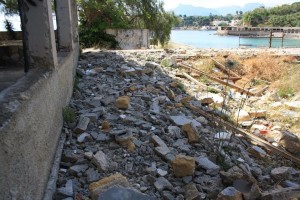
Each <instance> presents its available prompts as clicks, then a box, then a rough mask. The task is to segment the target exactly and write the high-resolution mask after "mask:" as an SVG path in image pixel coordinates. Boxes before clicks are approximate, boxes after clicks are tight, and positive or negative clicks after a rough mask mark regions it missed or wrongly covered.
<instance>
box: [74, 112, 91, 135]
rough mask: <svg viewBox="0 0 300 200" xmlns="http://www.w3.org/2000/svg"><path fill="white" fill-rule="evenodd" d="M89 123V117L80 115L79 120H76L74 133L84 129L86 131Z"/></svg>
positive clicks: (79, 132) (81, 131)
mask: <svg viewBox="0 0 300 200" xmlns="http://www.w3.org/2000/svg"><path fill="white" fill-rule="evenodd" d="M89 123H90V118H88V117H84V116H80V118H79V122H78V124H77V126H76V128H75V129H74V133H77V134H81V133H83V132H84V131H86V129H87V127H88V125H89Z"/></svg>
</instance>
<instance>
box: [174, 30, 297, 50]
mask: <svg viewBox="0 0 300 200" xmlns="http://www.w3.org/2000/svg"><path fill="white" fill-rule="evenodd" d="M171 41H172V42H175V43H179V44H185V45H189V46H192V47H196V48H216V49H222V48H238V47H239V37H238V36H219V35H216V31H196V30H173V31H172V33H171ZM240 43H241V45H246V46H247V47H250V48H255V47H268V46H269V39H268V38H241V39H240ZM281 43H282V40H281V39H273V40H272V47H276V48H277V47H281ZM283 46H284V47H299V48H300V39H284V42H283Z"/></svg>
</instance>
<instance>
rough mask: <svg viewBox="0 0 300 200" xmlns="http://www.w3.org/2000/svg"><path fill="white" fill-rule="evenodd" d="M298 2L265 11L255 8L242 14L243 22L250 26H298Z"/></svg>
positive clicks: (299, 19) (299, 8)
mask: <svg viewBox="0 0 300 200" xmlns="http://www.w3.org/2000/svg"><path fill="white" fill-rule="evenodd" d="M299 12H300V2H296V3H293V4H291V5H282V6H277V7H274V8H270V9H266V8H264V7H261V8H257V9H255V10H253V11H251V12H247V13H245V14H244V17H243V21H244V22H245V23H246V24H248V25H251V26H273V27H276V26H277V27H278V26H280V27H296V26H300V13H299Z"/></svg>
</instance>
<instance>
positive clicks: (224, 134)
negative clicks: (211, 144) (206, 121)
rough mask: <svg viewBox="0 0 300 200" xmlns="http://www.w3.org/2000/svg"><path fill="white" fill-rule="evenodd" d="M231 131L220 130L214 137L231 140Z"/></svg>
mask: <svg viewBox="0 0 300 200" xmlns="http://www.w3.org/2000/svg"><path fill="white" fill-rule="evenodd" d="M231 135H232V134H231V133H227V132H219V133H216V134H215V136H214V138H215V139H221V140H230V138H231Z"/></svg>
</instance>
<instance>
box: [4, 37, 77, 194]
mask: <svg viewBox="0 0 300 200" xmlns="http://www.w3.org/2000/svg"><path fill="white" fill-rule="evenodd" d="M78 55H79V48H78V43H77V44H76V45H75V48H74V50H73V51H71V52H69V53H67V55H65V56H60V57H58V60H59V62H58V66H56V67H55V68H54V69H52V70H46V69H44V68H40V69H39V68H36V69H32V70H30V71H29V72H28V73H27V75H26V76H24V77H23V78H22V79H20V80H19V81H18V82H17V83H16V84H15V85H14V86H12V87H10V88H8V89H6V90H4V91H2V92H1V93H0V110H1V112H0V146H1V148H0V163H1V165H0V194H1V198H2V199H42V197H43V194H44V189H45V186H46V184H47V181H48V176H49V172H50V169H51V166H52V161H53V158H54V155H55V150H56V145H57V141H58V138H59V136H60V133H61V128H62V123H63V119H62V108H63V107H65V106H66V105H67V104H68V102H69V100H70V97H71V95H72V90H73V80H74V74H75V66H76V65H77V60H78Z"/></svg>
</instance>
